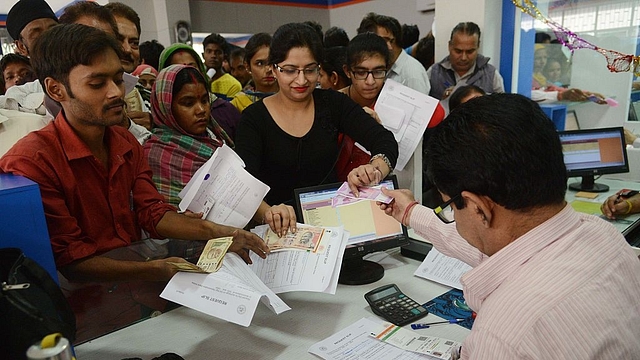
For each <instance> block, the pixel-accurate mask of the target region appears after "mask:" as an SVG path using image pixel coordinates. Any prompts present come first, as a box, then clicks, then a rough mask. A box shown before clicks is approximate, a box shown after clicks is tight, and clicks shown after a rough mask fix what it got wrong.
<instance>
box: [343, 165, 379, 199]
mask: <svg viewBox="0 0 640 360" xmlns="http://www.w3.org/2000/svg"><path fill="white" fill-rule="evenodd" d="M383 178H384V175H383V174H382V171H381V170H380V169H379V168H377V167H375V166H373V165H371V164H365V165H360V166H358V167H357V168H355V169H353V170H351V172H349V175H347V182H348V183H349V189H351V192H352V193H353V194H354V195H355V196H359V195H360V193H359V192H358V186H367V185H376V184H378V183H380V181H382V179H383Z"/></svg>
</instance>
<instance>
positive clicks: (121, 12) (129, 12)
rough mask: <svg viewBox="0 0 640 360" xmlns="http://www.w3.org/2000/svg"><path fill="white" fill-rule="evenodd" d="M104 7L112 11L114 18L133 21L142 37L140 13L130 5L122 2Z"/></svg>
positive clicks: (111, 3)
mask: <svg viewBox="0 0 640 360" xmlns="http://www.w3.org/2000/svg"><path fill="white" fill-rule="evenodd" d="M104 7H105V8H107V9H108V10H109V11H111V13H112V14H113V15H114V16H120V17H123V18H125V19H127V20H129V21H131V22H132V23H133V24H134V25H135V26H136V30H138V36H140V34H141V32H142V28H141V27H140V16H138V13H137V12H136V11H135V10H133V9H132V8H131V7H130V6H129V5H125V4H123V3H121V2H110V3H107V4H105V5H104ZM116 23H117V21H116Z"/></svg>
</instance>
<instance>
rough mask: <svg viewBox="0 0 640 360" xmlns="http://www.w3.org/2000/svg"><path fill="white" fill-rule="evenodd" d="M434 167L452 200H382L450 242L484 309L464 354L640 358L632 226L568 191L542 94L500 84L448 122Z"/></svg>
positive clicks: (430, 156) (404, 196)
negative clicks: (600, 213)
mask: <svg viewBox="0 0 640 360" xmlns="http://www.w3.org/2000/svg"><path fill="white" fill-rule="evenodd" d="M425 154H427V155H426V156H427V175H428V176H429V178H430V180H431V181H432V182H433V183H434V184H435V186H436V188H437V189H438V191H439V192H440V194H441V195H442V197H443V200H444V201H445V202H444V203H443V204H442V205H440V206H439V207H437V208H436V209H435V210H431V209H429V208H426V207H424V206H421V205H418V204H417V202H415V201H413V195H412V194H411V193H410V192H409V191H408V190H393V191H387V190H383V192H384V193H385V194H387V195H390V196H392V197H394V199H395V200H394V202H393V203H392V204H390V205H384V204H380V206H381V208H383V209H385V211H386V212H387V214H390V215H392V216H393V217H394V218H396V219H398V220H399V221H402V222H403V223H404V224H405V225H407V226H411V227H412V228H413V229H414V230H416V232H417V233H418V234H420V235H422V236H424V237H425V238H426V239H427V240H429V241H431V242H432V243H433V245H434V246H435V247H436V248H437V249H438V250H439V251H440V252H442V253H444V254H446V255H448V256H451V257H455V258H457V259H460V260H462V261H464V262H465V263H467V264H469V265H471V266H472V267H473V269H472V270H470V271H468V272H467V273H466V274H465V275H463V276H462V279H461V283H462V285H463V291H464V297H465V300H466V302H467V305H469V307H471V309H473V310H474V311H475V312H476V313H477V317H476V319H475V321H474V324H473V328H472V329H471V333H470V334H469V336H468V337H467V338H466V339H465V341H464V342H463V344H462V349H461V359H491V360H500V359H581V360H582V359H598V360H600V359H637V358H638V354H640V342H639V341H638V339H637V335H638V334H640V301H638V299H640V261H638V258H637V257H636V255H635V254H634V252H633V250H632V248H631V247H630V246H629V244H628V243H627V242H626V240H625V239H624V237H623V236H622V234H620V233H619V232H618V231H617V230H616V228H615V227H613V226H612V225H611V224H609V223H608V222H606V221H604V220H602V219H601V218H599V217H597V216H593V215H587V214H582V213H578V212H576V211H575V210H573V208H572V207H571V205H569V204H567V202H566V201H565V199H564V197H565V192H566V186H567V172H566V168H565V165H564V160H563V155H562V146H561V144H560V140H559V138H558V134H557V132H556V129H555V127H554V125H553V123H552V122H551V121H549V119H548V118H547V117H546V116H545V115H544V113H543V112H542V110H541V109H540V107H539V106H538V105H537V104H536V103H535V102H533V101H532V100H530V99H528V98H526V97H524V96H522V95H518V94H493V95H487V96H482V97H479V98H476V99H474V100H473V106H468V107H467V106H462V107H460V108H457V109H456V111H453V112H452V113H451V114H450V115H449V117H448V118H447V121H445V122H443V123H442V124H440V126H438V128H436V130H435V132H434V134H433V136H432V137H431V139H430V141H429V143H428V145H427V151H426V152H425Z"/></svg>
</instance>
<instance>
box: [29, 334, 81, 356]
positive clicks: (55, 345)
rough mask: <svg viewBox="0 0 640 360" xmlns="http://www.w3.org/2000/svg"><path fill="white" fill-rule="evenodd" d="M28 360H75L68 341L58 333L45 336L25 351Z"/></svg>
mask: <svg viewBox="0 0 640 360" xmlns="http://www.w3.org/2000/svg"><path fill="white" fill-rule="evenodd" d="M27 358H28V359H29V360H75V359H76V358H75V356H73V350H72V349H71V344H69V340H67V339H66V338H65V337H63V336H62V334H60V333H55V334H50V335H47V336H45V337H44V338H43V339H42V341H41V342H39V343H37V344H34V345H31V346H30V347H29V349H27Z"/></svg>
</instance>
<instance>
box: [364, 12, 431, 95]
mask: <svg viewBox="0 0 640 360" xmlns="http://www.w3.org/2000/svg"><path fill="white" fill-rule="evenodd" d="M367 31H369V32H372V33H375V34H377V35H378V36H380V37H381V38H383V39H384V40H385V41H386V42H387V46H388V47H389V53H390V54H391V68H390V69H389V71H388V73H387V79H392V80H395V81H397V82H399V83H401V84H403V85H406V86H408V87H410V88H412V89H414V90H417V91H419V92H421V93H423V94H429V90H430V86H429V78H428V76H427V72H426V71H425V69H424V67H423V66H422V64H420V62H419V61H418V60H416V59H414V58H412V57H411V56H409V55H407V53H406V52H405V51H404V49H402V47H401V44H402V27H401V26H400V22H398V20H396V19H395V18H392V17H391V16H385V15H378V14H376V13H369V14H367V15H366V16H365V17H364V18H363V19H362V21H361V22H360V26H359V27H358V34H361V33H364V32H367Z"/></svg>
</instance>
